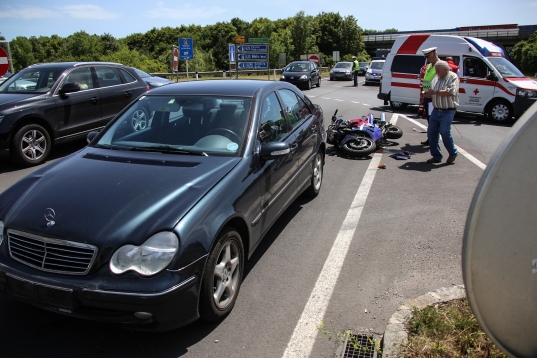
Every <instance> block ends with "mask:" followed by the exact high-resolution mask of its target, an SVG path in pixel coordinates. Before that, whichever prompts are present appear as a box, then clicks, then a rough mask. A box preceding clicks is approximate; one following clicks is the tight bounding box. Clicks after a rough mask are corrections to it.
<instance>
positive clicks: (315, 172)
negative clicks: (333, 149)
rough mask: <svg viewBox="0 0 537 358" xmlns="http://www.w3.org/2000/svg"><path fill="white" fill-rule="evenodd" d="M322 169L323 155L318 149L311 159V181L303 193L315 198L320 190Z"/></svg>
mask: <svg viewBox="0 0 537 358" xmlns="http://www.w3.org/2000/svg"><path fill="white" fill-rule="evenodd" d="M323 169H324V156H323V152H322V151H320V150H319V151H318V152H317V155H316V156H315V158H314V159H313V164H312V173H311V182H310V186H309V187H308V189H306V191H305V193H306V195H307V196H309V197H310V198H315V197H316V196H317V195H319V192H320V191H321V185H322V184H323Z"/></svg>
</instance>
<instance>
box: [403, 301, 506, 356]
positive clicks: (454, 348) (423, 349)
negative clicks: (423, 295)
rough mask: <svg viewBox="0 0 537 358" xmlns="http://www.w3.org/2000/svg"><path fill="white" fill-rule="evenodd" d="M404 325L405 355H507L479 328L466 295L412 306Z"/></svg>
mask: <svg viewBox="0 0 537 358" xmlns="http://www.w3.org/2000/svg"><path fill="white" fill-rule="evenodd" d="M406 328H407V330H408V344H407V346H406V351H405V355H406V357H478V358H480V357H493V358H499V357H502V358H504V357H505V358H507V356H506V355H505V354H503V353H502V352H501V351H500V350H499V349H498V348H497V347H496V346H495V345H494V343H492V341H491V340H490V339H489V338H488V337H487V335H486V334H485V333H484V332H483V331H482V330H481V327H479V324H478V323H477V320H476V318H475V316H474V314H473V313H472V311H471V309H470V307H469V306H468V300H467V299H466V298H461V299H458V300H452V301H449V302H445V303H441V304H437V305H434V306H428V307H425V308H424V309H422V310H418V309H417V308H414V312H413V316H412V318H411V319H410V320H409V321H408V322H407V323H406Z"/></svg>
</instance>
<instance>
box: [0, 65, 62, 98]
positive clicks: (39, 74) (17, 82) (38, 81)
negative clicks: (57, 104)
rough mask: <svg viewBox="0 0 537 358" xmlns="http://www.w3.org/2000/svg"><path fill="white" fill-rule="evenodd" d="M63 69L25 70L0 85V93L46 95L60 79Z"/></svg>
mask: <svg viewBox="0 0 537 358" xmlns="http://www.w3.org/2000/svg"><path fill="white" fill-rule="evenodd" d="M62 72H63V69H57V68H47V69H40V70H35V69H26V70H23V71H20V72H19V73H17V74H15V75H13V76H11V77H10V78H8V79H7V80H5V81H4V82H3V83H2V84H0V93H14V92H17V93H46V92H48V91H49V90H50V88H51V87H52V85H54V82H56V80H57V79H58V77H60V75H61V74H62Z"/></svg>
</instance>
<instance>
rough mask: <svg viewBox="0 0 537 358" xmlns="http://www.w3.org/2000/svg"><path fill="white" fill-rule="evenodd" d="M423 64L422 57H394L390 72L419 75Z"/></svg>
mask: <svg viewBox="0 0 537 358" xmlns="http://www.w3.org/2000/svg"><path fill="white" fill-rule="evenodd" d="M424 64H425V57H423V56H411V55H409V56H407V55H396V56H395V57H394V58H393V63H392V72H401V73H414V74H419V73H420V69H421V68H422V67H423V65H424Z"/></svg>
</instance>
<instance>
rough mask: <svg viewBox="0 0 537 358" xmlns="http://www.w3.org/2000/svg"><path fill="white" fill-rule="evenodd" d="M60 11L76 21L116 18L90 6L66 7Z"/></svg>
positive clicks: (108, 12) (98, 7) (100, 8)
mask: <svg viewBox="0 0 537 358" xmlns="http://www.w3.org/2000/svg"><path fill="white" fill-rule="evenodd" d="M60 10H62V11H63V12H65V13H67V14H69V15H71V16H72V17H76V18H78V19H92V20H111V19H115V18H117V17H118V16H117V15H116V14H114V13H113V12H110V11H107V10H105V9H103V8H102V7H100V6H98V5H90V4H84V5H68V6H64V7H61V8H60Z"/></svg>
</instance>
